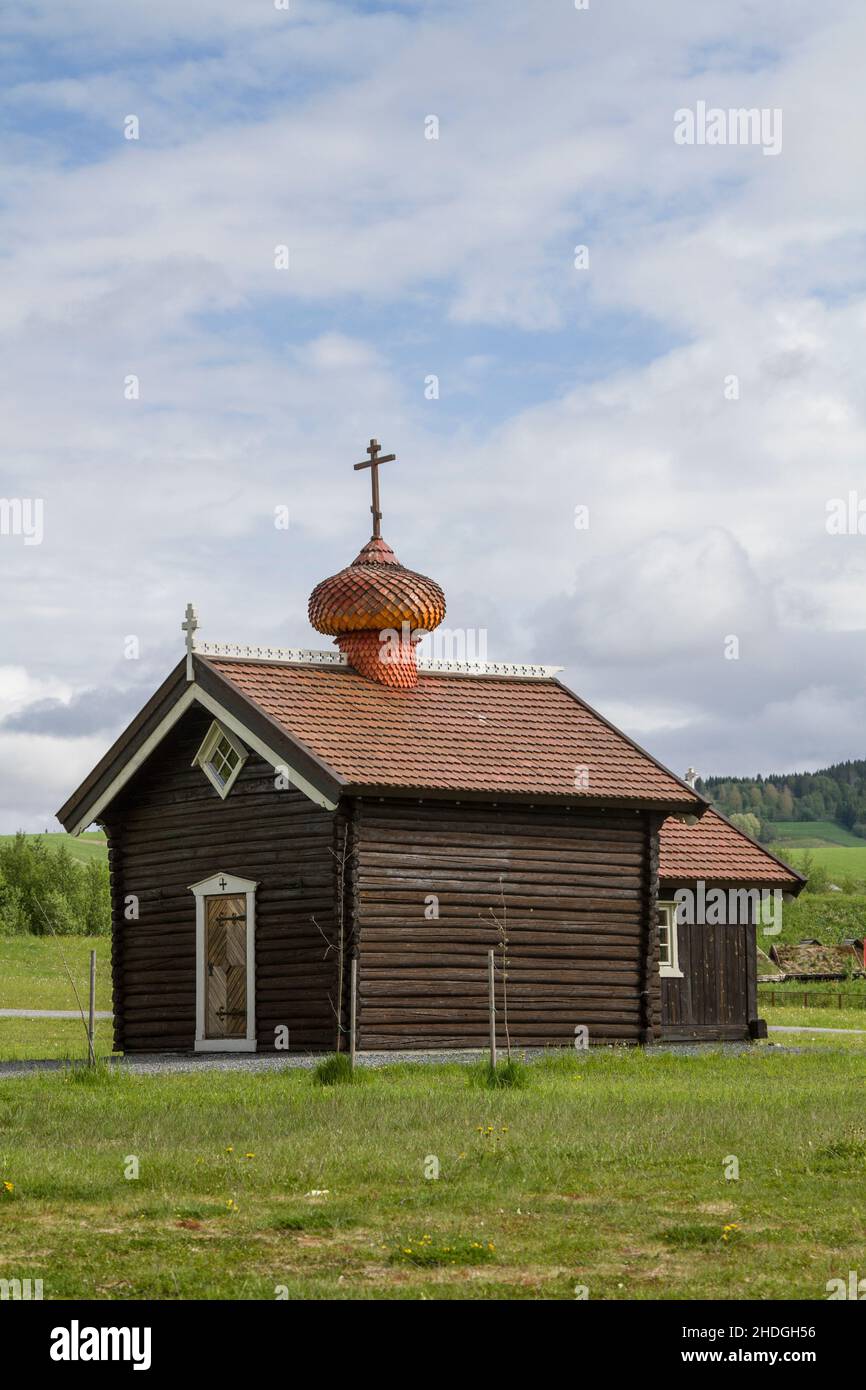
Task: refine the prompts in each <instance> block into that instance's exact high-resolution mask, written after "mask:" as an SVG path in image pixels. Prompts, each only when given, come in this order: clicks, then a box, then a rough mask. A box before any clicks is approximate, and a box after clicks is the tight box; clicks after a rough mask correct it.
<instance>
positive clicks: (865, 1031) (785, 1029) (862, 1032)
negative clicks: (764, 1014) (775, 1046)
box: [767, 1023, 866, 1038]
mask: <svg viewBox="0 0 866 1390" xmlns="http://www.w3.org/2000/svg"><path fill="white" fill-rule="evenodd" d="M767 1032H768V1033H853V1034H854V1035H855V1037H861V1038H862V1037H864V1036H866V1028H813V1027H812V1025H811V1024H804V1025H803V1027H802V1028H798V1027H794V1026H791V1027H789V1026H788V1025H787V1024H782V1023H774V1024H772V1025H771V1026H770V1027H769V1028H768V1029H767Z"/></svg>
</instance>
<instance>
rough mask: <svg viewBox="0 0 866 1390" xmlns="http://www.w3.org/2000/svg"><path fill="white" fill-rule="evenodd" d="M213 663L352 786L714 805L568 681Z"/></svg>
mask: <svg viewBox="0 0 866 1390" xmlns="http://www.w3.org/2000/svg"><path fill="white" fill-rule="evenodd" d="M196 660H197V661H201V660H203V658H201V657H197V658H196ZM206 664H207V665H208V666H210V667H211V668H212V669H213V670H214V671H216V672H217V673H218V674H219V675H220V676H221V677H222V679H224V680H226V681H228V682H229V683H230V684H231V685H232V686H234V687H235V688H236V689H237V690H239V691H240V692H242V694H243V695H244V696H245V697H246V698H247V699H248V700H250V701H253V702H254V703H255V704H256V705H258V707H259V708H260V709H261V710H263V711H264V712H265V713H266V714H267V715H269V716H270V718H271V719H273V720H275V721H276V723H277V724H279V725H280V726H281V727H282V729H283V730H285V732H286V733H288V734H289V735H290V736H291V737H292V738H294V739H295V740H297V741H299V742H300V743H301V744H303V745H305V747H306V748H307V749H308V750H309V751H310V752H311V753H312V754H313V755H314V756H315V757H317V758H318V759H319V760H320V761H321V762H323V763H325V764H326V765H327V766H328V767H329V768H331V769H332V770H333V771H334V772H336V773H337V775H338V776H339V777H340V778H342V779H343V780H344V781H345V782H346V783H348V784H349V785H350V786H357V787H365V788H371V787H376V788H383V789H388V788H394V789H409V788H411V789H415V788H417V789H418V790H430V791H437V792H455V793H456V792H469V793H501V794H512V795H529V796H557V797H562V798H566V797H567V798H568V799H570V800H578V799H580V798H590V799H591V798H595V799H598V798H604V799H610V800H616V801H631V802H634V803H635V804H648V803H649V804H653V803H657V804H668V803H674V804H677V803H681V804H682V805H683V806H684V808H685V807H688V805H689V803H691V804H693V805H696V806H698V807H700V806H702V805H703V802H702V801H701V800H700V798H698V797H696V795H695V793H694V792H693V791H692V790H691V788H689V787H687V786H686V785H685V784H684V783H683V782H681V781H680V780H679V778H677V777H675V776H674V775H673V773H671V772H668V771H667V769H665V768H663V767H661V766H660V764H658V763H657V762H655V761H654V759H652V758H651V757H650V756H649V754H648V753H644V752H643V751H642V750H641V749H639V748H638V747H637V746H636V745H635V744H633V743H632V742H631V741H630V740H629V739H628V738H626V737H625V735H624V734H621V733H620V732H619V731H618V730H617V729H614V728H613V726H612V725H610V724H608V723H607V722H606V720H604V719H602V717H601V716H600V715H598V714H596V713H595V712H594V711H593V710H591V709H590V708H589V707H588V706H587V705H585V704H584V703H583V701H582V700H580V699H578V697H577V696H576V695H573V694H572V693H571V691H569V690H567V689H566V688H565V687H564V686H562V685H560V683H559V682H558V681H556V680H552V679H548V680H538V679H536V680H532V679H520V678H518V677H515V678H508V677H484V676H462V675H448V674H443V673H439V672H437V673H435V674H433V673H424V672H422V673H421V675H420V678H419V682H418V685H417V686H416V687H415V688H414V689H412V690H394V689H389V688H388V687H386V686H383V685H380V684H378V683H375V682H373V681H368V680H365V679H364V678H363V677H361V676H359V675H358V674H357V673H356V672H355V671H352V670H351V669H345V668H344V669H340V668H334V667H325V666H300V665H288V664H286V665H280V664H276V663H273V662H265V661H261V662H259V661H247V660H242V659H241V660H231V659H227V658H221V657H209V658H206ZM582 768H586V769H587V779H588V781H587V785H586V786H585V787H582V788H581V787H576V786H575V778H576V776H577V777H578V779H579V777H580V773H579V769H582Z"/></svg>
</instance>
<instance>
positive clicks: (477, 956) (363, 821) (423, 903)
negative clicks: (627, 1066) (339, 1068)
mask: <svg viewBox="0 0 866 1390" xmlns="http://www.w3.org/2000/svg"><path fill="white" fill-rule="evenodd" d="M652 831H653V824H652V823H651V821H650V818H649V817H648V816H647V815H645V814H640V813H637V812H624V811H620V812H609V813H608V812H603V811H588V810H587V811H566V810H564V809H563V810H557V809H551V810H548V809H540V808H538V807H535V808H529V807H523V808H505V807H498V808H497V807H492V806H478V805H460V804H458V803H451V804H446V803H435V802H424V803H422V804H418V803H417V802H414V803H413V802H408V801H397V800H393V801H372V800H365V801H360V802H358V803H357V804H356V807H355V824H354V831H353V850H352V867H353V872H352V883H351V894H352V913H353V915H354V920H355V923H356V928H357V946H358V950H359V1037H358V1046H359V1048H361V1049H366V1050H373V1049H379V1048H383V1049H391V1048H416V1047H442V1048H453V1047H476V1048H477V1047H485V1046H486V1044H487V1038H488V1010H487V952H488V951H489V949H490V948H491V947H497V948H498V947H499V946H500V934H499V930H498V927H497V919H498V921H499V922H500V923H505V925H506V933H507V938H508V948H507V960H508V965H507V972H506V975H507V996H508V1023H509V1032H510V1037H511V1042H512V1044H514V1045H517V1046H546V1045H569V1046H570V1045H573V1043H574V1034H575V1028H576V1026H577V1025H580V1024H585V1025H586V1026H587V1027H588V1029H589V1040H590V1043H591V1044H592V1043H593V1042H598V1043H602V1042H613V1041H622V1042H632V1043H636V1042H639V1041H641V1040H642V1038H643V1037H644V1035H645V1033H646V1031H647V1029H648V1028H652V1026H653V1024H654V1023H657V1022H660V1016H661V1015H660V1009H661V1002H660V1001H661V996H660V989H659V981H658V970H657V963H656V969H655V975H654V976H653V975H649V976H648V974H647V971H648V968H649V969H650V970H651V967H652V962H653V960H654V959H656V961H657V958H656V957H655V955H654V947H653V942H652V940H650V939H649V937H648V931H647V922H648V920H649V919H648V915H647V914H648V912H649V911H650V910H651V899H652V897H653V894H654V879H653V864H652ZM434 908H435V909H436V910H438V916H433V915H431V914H432V912H433V910H434ZM425 910H426V912H427V914H428V915H425ZM651 920H652V921H653V923H654V921H655V915H654V911H653V916H652V919H651ZM653 936H654V932H653ZM497 962H498V965H499V968H498V971H497V975H498V1005H499V1014H498V1022H499V1032H498V1039H499V1042H500V1044H504V1042H505V1026H504V1024H505V1018H504V1009H503V997H502V984H503V982H502V971H501V954H500V953H499V950H497Z"/></svg>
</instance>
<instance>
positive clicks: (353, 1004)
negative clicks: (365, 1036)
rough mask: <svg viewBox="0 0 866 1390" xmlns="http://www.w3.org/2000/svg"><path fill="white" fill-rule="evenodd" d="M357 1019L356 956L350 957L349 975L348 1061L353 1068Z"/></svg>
mask: <svg viewBox="0 0 866 1390" xmlns="http://www.w3.org/2000/svg"><path fill="white" fill-rule="evenodd" d="M357 1021H358V957H357V956H353V957H352V968H351V974H350V977H349V1062H350V1063H351V1066H352V1070H353V1071H354V1069H355V1032H356V1025H357Z"/></svg>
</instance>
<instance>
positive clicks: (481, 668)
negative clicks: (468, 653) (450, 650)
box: [418, 659, 562, 681]
mask: <svg viewBox="0 0 866 1390" xmlns="http://www.w3.org/2000/svg"><path fill="white" fill-rule="evenodd" d="M418 670H419V671H427V672H429V673H431V674H432V675H435V674H436V673H437V672H439V671H443V672H446V673H447V674H448V675H450V676H519V677H520V678H521V679H522V680H538V681H548V680H550V679H551V678H552V677H553V676H555V675H556V674H557V673H558V672H559V671H561V670H562V667H561V666H533V665H532V664H525V663H521V662H519V661H437V660H435V659H431V660H429V661H423V660H421V661H419V662H418Z"/></svg>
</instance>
